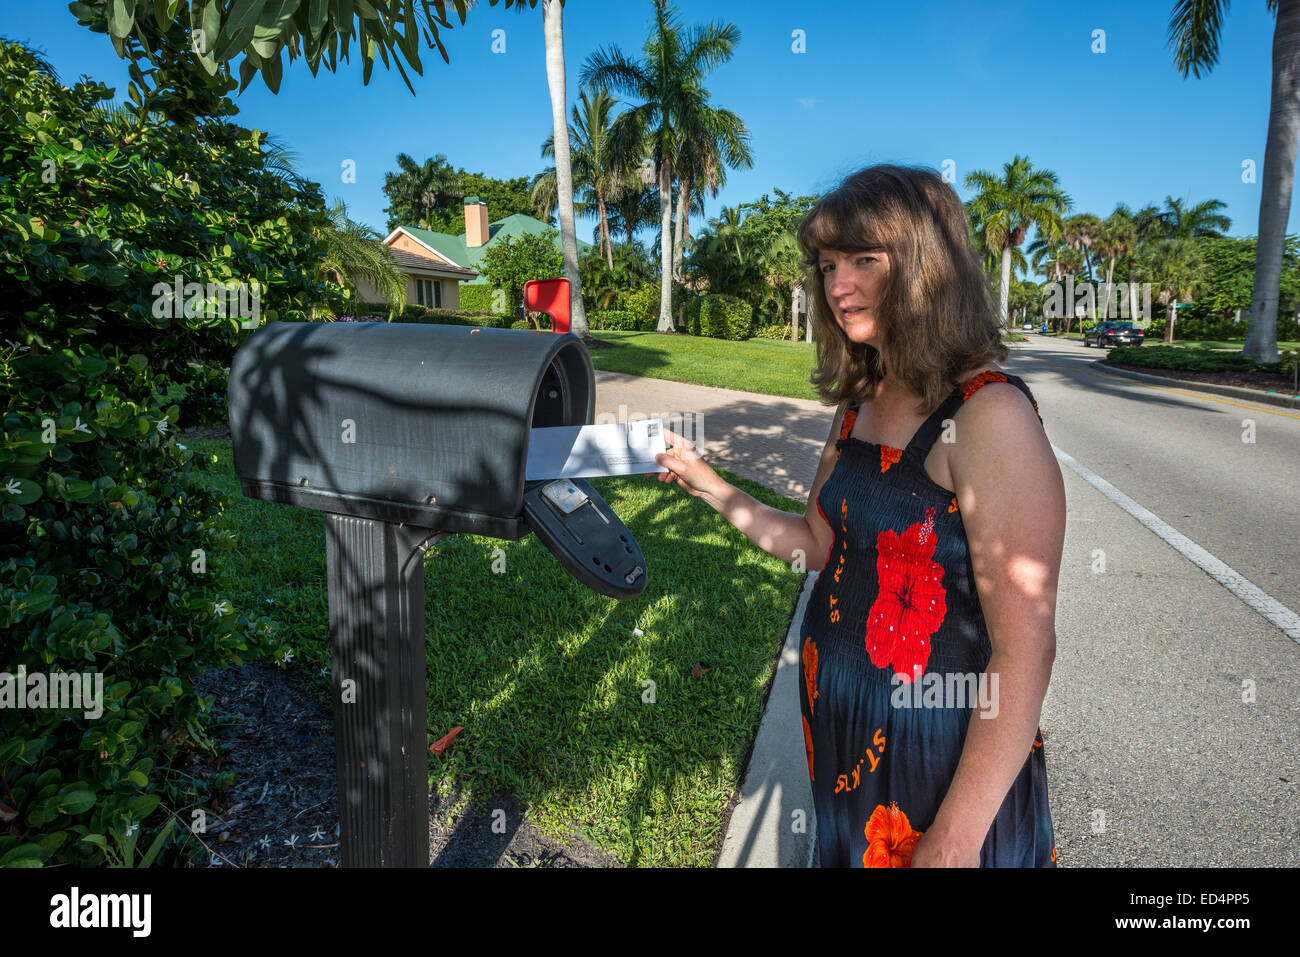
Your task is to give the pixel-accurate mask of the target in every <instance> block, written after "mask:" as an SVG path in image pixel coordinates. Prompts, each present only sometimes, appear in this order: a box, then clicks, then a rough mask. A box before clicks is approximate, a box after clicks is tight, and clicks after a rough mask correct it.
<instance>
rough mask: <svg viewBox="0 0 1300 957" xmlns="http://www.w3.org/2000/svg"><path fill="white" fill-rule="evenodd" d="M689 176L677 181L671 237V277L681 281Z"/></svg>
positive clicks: (689, 196)
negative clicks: (674, 227)
mask: <svg viewBox="0 0 1300 957" xmlns="http://www.w3.org/2000/svg"><path fill="white" fill-rule="evenodd" d="M690 199H691V178H690V177H689V176H687V177H686V178H685V179H683V180H680V181H679V182H678V183H677V225H676V230H677V232H676V234H675V235H674V237H673V278H674V279H676V280H677V281H678V282H681V281H682V246H683V245H685V238H686V233H685V230H686V220H687V218H688V217H689V216H690V208H691V206H690Z"/></svg>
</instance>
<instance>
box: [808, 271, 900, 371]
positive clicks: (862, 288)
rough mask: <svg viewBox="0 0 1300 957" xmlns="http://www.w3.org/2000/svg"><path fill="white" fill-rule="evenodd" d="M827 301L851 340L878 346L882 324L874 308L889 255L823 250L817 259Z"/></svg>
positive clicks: (882, 283) (882, 289)
mask: <svg viewBox="0 0 1300 957" xmlns="http://www.w3.org/2000/svg"><path fill="white" fill-rule="evenodd" d="M818 268H819V269H821V273H822V287H823V288H824V289H825V291H826V301H827V302H828V303H830V306H831V310H832V311H833V312H834V313H835V320H836V321H837V322H838V323H839V324H840V328H841V329H843V330H844V334H845V335H846V336H848V338H849V341H850V342H861V343H865V344H867V345H870V346H873V347H875V348H876V349H879V348H880V347H881V343H882V342H883V341H884V325H883V323H882V321H881V319H880V314H879V312H878V311H877V306H878V305H879V303H880V299H881V296H882V295H883V293H884V289H885V277H886V276H888V275H889V254H888V253H886V252H885V251H884V250H877V251H875V252H852V253H845V252H839V251H837V250H834V249H824V250H822V252H821V257H820V259H819V260H818Z"/></svg>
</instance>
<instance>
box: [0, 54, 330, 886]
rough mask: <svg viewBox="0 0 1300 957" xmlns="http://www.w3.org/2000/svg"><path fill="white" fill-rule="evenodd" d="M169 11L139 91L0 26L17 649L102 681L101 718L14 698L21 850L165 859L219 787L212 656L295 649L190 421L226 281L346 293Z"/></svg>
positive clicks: (289, 297)
mask: <svg viewBox="0 0 1300 957" xmlns="http://www.w3.org/2000/svg"><path fill="white" fill-rule="evenodd" d="M174 32H175V33H176V37H175V38H174V40H175V42H174V43H172V44H171V46H170V47H168V48H167V49H164V50H162V51H161V53H160V56H159V63H158V64H157V65H156V66H155V68H154V69H153V71H152V73H151V74H150V76H151V78H152V81H153V83H154V84H155V85H154V87H153V89H152V91H150V90H146V91H145V95H144V96H143V97H141V95H140V92H139V90H138V89H137V85H139V86H140V87H141V88H142V87H143V79H144V73H143V72H142V71H141V70H140V68H139V67H137V66H136V64H134V63H133V64H132V65H131V67H130V69H131V75H132V78H133V81H134V82H133V84H132V100H133V102H136V103H142V104H143V105H142V106H141V108H140V109H139V110H136V109H132V108H105V107H103V106H102V105H101V104H102V103H103V102H104V101H105V100H108V99H109V98H110V97H111V91H110V90H109V89H108V88H107V87H105V86H104V85H103V84H99V83H93V82H90V81H83V82H80V83H78V84H77V85H76V86H74V87H72V88H66V87H63V86H62V85H60V84H59V83H58V82H57V80H56V79H55V78H54V77H53V76H52V75H51V74H50V72H49V71H48V68H45V67H44V66H43V65H42V63H41V62H40V61H39V60H37V59H36V58H35V57H34V56H33V55H32V54H31V53H30V52H28V51H27V50H26V49H24V48H23V47H21V46H20V45H18V44H13V43H0V182H3V184H4V188H3V190H0V309H3V310H4V312H5V316H4V323H5V329H6V332H5V336H4V338H5V340H7V344H4V345H3V346H0V398H2V399H3V406H4V410H5V411H4V443H3V445H0V501H2V502H3V504H2V506H0V652H2V656H0V670H2V671H5V672H8V673H9V674H16V673H17V672H18V669H19V668H20V667H22V668H25V670H26V672H27V673H28V674H29V675H32V674H35V673H43V674H45V675H49V674H53V673H57V672H65V673H73V672H94V673H97V674H99V675H101V676H102V681H103V702H102V704H103V713H102V715H100V716H99V717H86V716H85V715H84V714H83V711H85V710H90V709H83V708H76V709H72V710H69V711H58V710H54V709H52V708H39V709H22V710H20V709H17V708H14V707H6V708H0V802H3V805H4V806H2V807H0V820H3V821H6V822H7V827H6V831H7V833H4V834H3V836H0V863H3V864H8V865H24V864H25V865H38V864H41V863H47V864H59V865H65V864H84V865H97V864H103V863H105V862H111V861H114V860H118V861H124V858H126V857H128V856H129V857H130V858H131V861H130V862H131V863H136V861H135V860H134V857H135V850H134V849H135V846H136V843H137V841H138V842H139V843H140V846H141V847H149V848H151V849H152V850H153V851H154V852H158V851H159V850H162V853H163V856H164V857H166V856H169V855H170V852H172V851H174V850H175V847H174V846H171V847H169V848H167V849H162V847H161V845H160V844H158V840H159V836H160V835H163V834H164V833H166V832H165V828H167V827H171V826H174V824H175V820H176V818H175V817H169V815H171V814H176V815H179V816H180V818H181V820H182V823H183V824H184V825H188V824H189V823H190V817H189V815H188V813H187V809H188V808H192V807H194V806H196V804H197V803H200V802H202V801H203V800H204V798H205V795H206V793H207V791H206V788H207V787H208V786H209V785H208V784H207V783H205V782H203V781H199V780H196V779H194V778H193V777H191V776H189V775H186V774H183V773H178V770H179V769H178V768H176V767H173V765H176V764H178V763H179V762H180V759H181V758H183V757H185V756H186V755H187V753H188V752H189V751H192V750H193V749H194V748H195V747H203V748H209V747H211V743H210V741H209V740H208V738H207V736H206V732H205V727H206V725H207V721H208V709H209V708H210V707H211V704H212V699H211V698H210V697H202V698H201V697H200V696H199V695H198V694H196V692H195V691H194V688H193V685H192V681H191V679H192V678H193V677H194V676H195V675H196V674H198V673H199V672H200V671H202V670H204V669H206V668H208V667H210V666H214V665H215V666H221V665H227V664H238V663H240V662H241V661H243V660H244V659H246V658H249V657H252V656H256V655H264V654H273V653H275V652H276V651H277V647H276V643H275V640H274V637H273V634H272V631H273V628H272V624H271V622H270V621H269V620H267V619H265V618H260V617H259V618H254V617H253V616H252V615H251V614H249V613H247V612H241V610H240V609H239V607H238V600H237V596H233V595H229V594H226V593H225V592H224V582H223V579H222V576H221V570H220V567H219V564H218V563H217V562H216V561H215V559H216V558H217V556H218V554H219V553H220V552H221V551H223V550H225V549H228V548H230V547H231V546H232V544H233V543H232V542H231V541H230V540H229V539H228V538H226V537H225V536H223V535H222V534H220V533H219V532H218V530H217V521H218V517H219V516H220V514H221V512H222V510H223V508H224V507H225V502H224V500H223V499H222V498H221V497H220V496H219V495H218V494H217V493H215V492H214V491H213V490H212V489H211V488H209V487H208V485H207V484H206V481H205V478H204V475H203V469H204V467H205V463H204V462H203V461H200V460H196V459H195V458H194V456H193V455H192V453H190V452H189V451H187V450H186V449H185V448H184V447H183V446H181V445H179V444H177V442H176V431H177V427H178V426H179V425H181V424H182V423H184V422H185V419H184V418H183V416H184V415H185V414H187V410H189V411H193V410H194V409H195V408H196V406H198V405H201V404H202V403H203V401H204V394H205V393H206V392H208V391H209V390H213V391H217V392H223V391H224V389H218V388H217V385H218V382H219V379H220V371H219V370H221V369H223V368H224V367H225V366H226V365H227V364H228V362H229V359H230V356H231V355H232V354H233V352H234V349H235V347H236V345H237V344H238V342H239V341H240V339H241V338H242V336H243V335H244V331H243V330H242V329H241V325H240V321H239V317H236V316H222V315H220V314H217V310H216V309H214V308H213V306H214V305H215V304H214V303H213V302H211V301H210V297H209V296H206V295H205V292H210V290H207V289H206V284H208V283H213V284H216V283H222V282H226V281H235V282H239V283H242V284H243V288H244V290H245V291H248V290H250V289H251V290H252V292H253V293H255V294H256V295H257V296H258V297H259V298H260V313H261V314H260V319H261V320H262V321H272V320H275V319H306V318H309V317H310V313H311V310H312V309H313V307H314V306H315V305H317V304H319V303H322V302H325V301H328V298H329V297H330V296H332V295H333V293H331V292H330V290H329V289H328V288H327V286H326V284H325V282H324V279H323V277H321V276H319V274H318V269H317V267H318V265H319V263H320V261H321V255H322V249H323V244H322V242H321V240H320V236H321V230H322V229H323V228H324V226H325V224H326V222H327V219H326V216H325V207H324V203H323V202H322V200H321V196H320V192H319V188H318V187H316V186H314V185H312V184H304V183H302V182H301V181H299V180H297V179H296V177H293V176H292V175H286V173H285V171H284V169H283V167H281V166H278V165H277V164H276V162H275V160H274V158H273V157H272V155H271V154H268V153H265V152H264V151H263V149H262V134H261V133H259V132H257V131H250V130H246V129H242V128H240V127H238V126H234V125H231V124H229V123H227V122H224V121H223V120H221V119H220V117H222V116H228V115H230V114H231V113H233V112H234V106H233V104H231V103H230V101H229V100H228V99H227V98H226V97H225V93H227V92H229V91H230V90H231V89H232V88H233V86H234V81H233V80H230V79H229V78H228V77H225V76H223V75H222V74H217V75H216V76H214V77H207V76H206V74H204V73H203V71H202V70H201V68H199V67H197V66H196V65H195V64H194V62H193V61H194V58H193V56H192V53H191V51H190V49H189V48H188V45H187V44H186V41H185V40H184V38H183V37H182V36H181V34H182V33H183V31H181V30H180V29H179V28H177V30H176V31H174ZM204 84H207V85H206V86H205V85H204ZM178 277H179V281H180V282H181V283H182V286H183V293H184V296H183V298H185V299H186V300H187V301H186V302H184V303H181V302H177V301H169V298H168V295H167V291H166V290H167V289H168V288H169V287H172V288H174V286H173V284H174V282H175V281H177V278H178ZM189 283H193V284H195V287H196V288H197V289H199V293H198V294H197V298H198V302H194V301H188V300H193V298H194V297H192V296H191V295H190V293H189V292H185V291H184V287H185V286H186V285H187V284H189ZM192 307H193V308H192ZM208 414H209V415H212V414H215V413H214V410H212V409H209V413H208ZM169 772H170V773H169ZM211 783H212V785H213V786H221V781H220V779H218V781H215V782H211ZM160 808H161V812H160ZM162 812H166V813H162ZM164 818H167V820H166V821H164ZM132 825H138V831H137V830H136V829H135V828H133V827H132ZM178 833H180V834H182V835H188V831H187V829H185V828H184V827H183V828H180V829H178ZM123 835H126V836H125V837H123ZM110 841H112V842H115V843H116V845H117V847H116V849H114V846H113V844H112V843H110ZM166 842H167V839H166V838H163V841H162V843H163V844H166Z"/></svg>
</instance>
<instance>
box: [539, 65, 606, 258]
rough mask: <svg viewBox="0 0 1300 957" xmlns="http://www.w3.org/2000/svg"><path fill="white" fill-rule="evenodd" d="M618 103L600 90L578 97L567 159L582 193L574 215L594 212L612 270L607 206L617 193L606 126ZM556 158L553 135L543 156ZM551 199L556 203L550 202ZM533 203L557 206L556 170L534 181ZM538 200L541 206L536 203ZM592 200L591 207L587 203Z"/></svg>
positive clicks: (547, 172)
mask: <svg viewBox="0 0 1300 957" xmlns="http://www.w3.org/2000/svg"><path fill="white" fill-rule="evenodd" d="M617 102H618V101H617V100H615V99H614V98H613V97H612V96H610V95H608V94H607V93H605V92H604V91H603V90H597V91H596V92H595V94H594V95H593V96H591V97H588V96H587V93H586V91H585V90H584V91H583V92H582V93H581V94H580V95H579V103H578V104H577V105H575V106H574V107H573V122H572V123H570V124H569V141H570V146H571V151H570V158H571V162H572V164H573V179H574V182H575V183H576V184H577V186H578V188H579V189H580V190H581V192H582V197H583V199H584V200H586V202H583V203H581V204H580V205H581V206H582V207H583V208H582V209H581V210H580V209H579V208H578V207H577V206H575V208H574V212H575V213H576V214H579V215H581V214H582V213H584V212H586V211H587V209H588V208H593V207H594V209H595V212H596V215H597V217H598V220H597V226H596V228H597V230H598V235H599V246H600V248H601V252H602V253H603V254H604V255H605V262H606V264H607V265H608V266H609V267H610V268H611V269H613V268H614V250H613V247H612V244H611V242H610V238H609V217H608V214H607V209H606V204H607V203H608V202H609V200H610V198H611V197H612V196H613V194H614V193H615V192H617V191H618V190H619V189H620V180H619V176H618V171H617V169H616V168H615V159H614V156H613V154H612V150H611V148H610V138H609V124H610V113H611V112H612V111H613V109H614V105H615V104H616V103H617ZM554 155H555V134H554V133H552V134H551V135H550V136H548V137H547V138H546V142H545V143H543V144H542V156H554ZM552 195H554V197H555V201H554V202H550V199H551V196H552ZM533 199H534V202H535V203H538V205H539V207H540V205H541V204H542V203H545V204H546V205H547V206H548V207H554V206H555V205H557V204H558V202H559V185H558V182H557V180H556V177H555V169H554V168H553V167H552V168H551V169H548V170H546V171H545V172H544V173H542V175H541V176H540V177H539V178H538V180H537V181H536V184H535V186H534V190H533ZM539 200H540V201H541V202H539ZM590 200H594V201H595V202H594V204H593V203H591V202H590Z"/></svg>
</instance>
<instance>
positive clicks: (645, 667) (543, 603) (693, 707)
mask: <svg viewBox="0 0 1300 957" xmlns="http://www.w3.org/2000/svg"><path fill="white" fill-rule="evenodd" d="M637 348H638V349H648V348H650V344H649V343H647V344H646V345H645V346H641V345H640V344H639V343H638V346H637ZM779 349H780V346H779V345H778V346H777V349H776V350H773V352H774V353H775V352H777V351H779ZM609 351H612V350H609ZM791 352H792V353H793V350H791ZM751 385H752V383H751ZM187 444H188V445H189V446H190V447H191V448H193V449H195V450H196V451H198V452H201V453H203V454H205V455H207V454H215V455H216V456H217V459H218V461H217V464H216V465H215V466H213V467H211V471H210V473H209V475H210V477H211V481H212V482H213V483H214V484H216V485H217V486H218V487H220V488H221V489H222V490H223V491H225V492H226V493H227V494H228V495H229V496H230V498H231V502H232V507H231V508H230V509H229V510H228V511H226V512H224V513H223V515H222V524H223V528H224V530H226V531H229V532H231V533H232V534H233V535H234V536H235V538H236V541H237V547H236V548H234V549H232V550H231V551H228V552H225V553H223V554H222V555H221V556H220V559H219V560H220V562H221V563H222V570H223V572H224V573H226V574H228V575H229V576H231V577H230V579H229V581H230V585H229V587H230V589H231V600H232V602H233V603H234V604H235V606H236V608H238V609H239V611H240V612H241V613H244V614H252V615H254V616H255V615H258V614H263V613H265V614H268V615H271V616H272V617H273V618H274V619H275V620H276V621H277V623H278V627H279V629H280V634H281V636H282V638H283V639H284V640H285V641H286V643H287V646H288V648H289V649H290V650H292V651H293V653H294V659H293V663H292V665H291V667H299V668H302V669H303V670H304V672H305V673H306V674H307V675H309V676H310V677H312V679H313V680H314V681H315V682H316V684H317V687H318V689H319V692H320V694H321V695H322V700H325V696H327V695H328V693H329V692H328V684H327V680H328V679H327V675H328V670H326V673H325V674H321V669H322V668H325V669H328V665H329V646H328V638H327V636H328V620H329V618H328V611H327V599H326V590H325V589H326V585H325V583H326V576H325V537H324V517H323V515H322V514H321V513H319V512H315V511H310V510H307V509H301V508H293V507H290V506H286V505H276V504H271V503H267V502H258V501H252V500H249V499H245V498H243V497H242V496H241V495H240V494H239V489H238V483H237V482H236V481H235V478H234V475H233V472H232V471H231V463H230V444H229V443H228V442H218V441H190V442H189V443H187ZM722 474H723V475H724V476H725V477H726V478H727V479H728V481H731V482H733V483H734V484H736V485H737V486H739V487H740V488H742V489H744V490H745V491H747V492H749V493H750V494H752V495H754V496H755V497H756V498H758V499H759V500H760V501H763V502H765V503H767V504H769V505H773V506H775V507H777V508H781V509H784V510H786V511H791V512H798V513H802V511H803V503H802V502H794V501H792V500H790V499H786V498H783V497H782V496H779V495H776V494H775V493H773V492H770V491H768V490H767V489H765V488H762V487H761V486H758V485H756V484H754V483H752V482H748V481H746V480H745V479H742V478H739V477H738V476H734V475H730V474H728V473H725V472H724V473H722ZM592 485H593V486H594V487H595V488H596V489H597V491H599V492H600V494H601V495H602V496H603V497H604V498H605V500H606V501H607V502H608V503H609V505H610V506H611V507H612V508H613V509H614V511H615V512H616V513H617V514H618V515H619V516H620V517H621V518H622V519H623V520H624V522H625V523H626V524H627V526H628V528H629V529H630V530H631V531H632V534H633V535H634V536H635V537H636V540H637V541H638V543H639V544H640V545H641V548H642V550H643V552H644V554H645V557H646V560H647V564H648V584H647V587H646V590H645V592H644V593H643V594H642V595H641V596H639V597H638V598H636V599H634V600H630V601H618V600H615V599H611V598H606V597H604V596H602V595H598V594H597V593H595V592H593V591H592V590H591V589H589V588H587V587H585V586H583V585H581V584H579V583H578V582H577V581H576V580H575V579H574V578H573V577H572V576H571V575H569V574H568V573H567V572H565V571H564V570H563V569H562V567H561V566H560V564H559V563H558V562H557V561H556V560H555V559H554V558H553V557H552V556H551V554H550V553H549V552H548V551H547V550H546V549H545V547H544V546H543V545H542V544H541V542H540V541H538V540H537V538H536V536H531V535H530V536H528V537H526V538H524V539H521V540H519V541H516V542H504V541H499V540H496V539H491V538H483V537H478V536H471V535H454V536H451V537H448V538H444V539H442V540H441V541H440V542H438V543H436V544H435V545H434V546H432V547H431V548H430V554H429V557H428V559H427V560H426V565H425V574H426V589H427V597H426V616H427V621H428V636H429V637H428V658H427V662H428V683H429V718H428V731H429V741H430V743H432V742H433V741H435V740H436V739H437V738H439V737H441V736H442V735H444V734H445V733H446V732H448V731H450V730H451V729H452V728H453V727H456V726H457V725H460V726H463V727H464V728H465V730H464V731H463V732H461V734H460V735H459V737H457V738H456V740H455V741H454V742H453V743H452V745H451V746H450V747H449V748H448V749H447V751H446V754H445V756H444V757H441V758H439V757H435V756H433V755H430V756H429V774H430V786H431V787H434V788H439V789H440V790H442V791H443V792H444V793H446V791H448V790H449V788H450V786H452V785H455V786H457V788H458V789H461V790H462V791H464V792H465V793H471V794H472V795H473V796H474V799H475V800H476V801H478V802H482V803H483V804H484V805H485V806H490V803H489V802H490V801H491V799H492V798H493V797H494V796H495V795H499V794H502V793H506V792H508V793H511V794H514V795H515V796H516V797H518V798H519V799H520V800H521V801H522V802H523V803H524V804H526V805H527V806H528V808H529V813H530V815H531V816H532V818H533V819H534V820H535V821H536V822H537V823H538V825H539V827H541V829H542V830H543V831H544V832H545V833H548V834H550V835H552V836H555V837H559V836H560V835H561V834H562V833H563V832H564V831H566V830H568V829H569V828H570V827H572V828H574V829H576V830H577V831H579V832H580V833H582V834H583V835H585V836H586V837H587V838H588V839H589V840H591V841H592V842H594V843H596V844H598V845H600V846H601V847H603V848H605V849H607V850H611V851H613V852H615V853H617V854H619V855H620V856H621V857H622V859H623V860H624V861H626V862H627V863H628V864H629V865H632V866H637V865H641V866H646V865H661V866H673V867H693V866H709V865H711V864H712V862H713V859H714V854H715V851H716V848H717V845H718V842H719V840H720V838H721V834H722V819H723V812H724V810H725V809H726V807H727V804H728V802H729V801H730V799H731V797H732V795H733V793H734V792H735V791H736V790H737V788H738V787H739V785H740V783H741V778H742V776H743V774H744V770H745V768H744V761H745V758H746V755H747V753H748V751H749V748H750V746H751V744H752V742H753V740H754V735H755V733H756V731H757V728H758V723H759V720H760V719H761V716H762V712H763V701H764V695H765V692H766V689H767V686H768V683H769V680H770V677H771V675H772V673H773V669H774V667H775V663H776V657H777V654H778V653H779V650H780V648H781V645H782V643H783V641H784V638H785V632H786V628H787V625H788V623H789V618H790V614H791V610H792V608H793V607H794V603H795V600H796V598H797V595H798V590H799V586H800V582H801V579H802V576H801V575H800V574H798V573H796V572H795V571H794V570H793V569H792V568H791V567H790V566H789V565H788V564H787V563H785V562H782V561H778V560H777V559H775V558H772V557H771V556H769V555H767V554H766V553H765V552H763V551H762V550H760V549H758V548H756V547H755V546H753V545H752V544H751V543H750V542H749V540H748V539H746V538H745V537H744V536H743V535H741V534H740V533H739V532H737V531H736V530H735V529H734V528H732V527H731V525H730V524H728V523H727V522H726V521H725V520H724V519H723V518H722V517H721V516H720V515H718V514H717V513H716V512H714V511H713V510H712V509H711V508H709V507H708V506H707V505H706V504H704V503H703V502H701V501H700V500H699V499H696V498H692V497H690V496H688V495H686V494H685V493H683V492H682V491H681V490H680V489H677V488H671V487H668V486H664V485H660V484H659V483H658V482H656V481H654V480H653V479H650V478H645V477H643V476H635V477H627V478H609V479H597V480H595V481H593V482H592ZM497 548H500V549H501V550H502V553H501V557H503V558H504V562H505V564H504V571H503V572H502V573H501V574H495V573H494V571H493V562H494V555H493V552H494V550H495V549H497ZM636 628H639V629H640V630H641V631H642V632H643V635H642V636H640V637H638V636H636V635H635V634H634V633H633V629H636ZM697 663H703V665H704V666H705V667H709V668H712V670H711V671H709V672H707V673H704V674H702V675H701V676H700V677H698V678H695V677H692V676H691V670H692V668H693V666H694V665H695V664H697ZM647 681H653V682H654V702H653V703H646V702H643V700H642V699H643V696H645V695H646V694H647V691H648V689H649V687H650V686H649V685H648V684H645V682H647Z"/></svg>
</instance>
